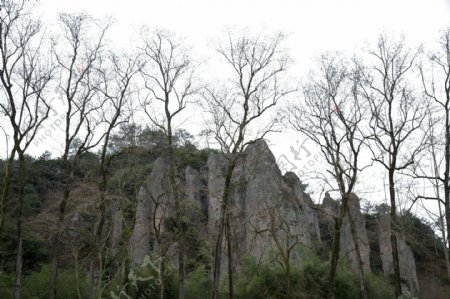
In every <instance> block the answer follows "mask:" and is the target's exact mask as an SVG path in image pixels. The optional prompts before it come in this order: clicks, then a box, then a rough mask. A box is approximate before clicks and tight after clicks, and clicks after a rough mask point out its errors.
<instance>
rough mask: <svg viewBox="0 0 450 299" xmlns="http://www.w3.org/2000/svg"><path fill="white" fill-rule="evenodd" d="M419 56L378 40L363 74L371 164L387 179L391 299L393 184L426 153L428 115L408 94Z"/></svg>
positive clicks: (396, 262) (394, 216) (394, 219)
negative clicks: (423, 129) (422, 131)
mask: <svg viewBox="0 0 450 299" xmlns="http://www.w3.org/2000/svg"><path fill="white" fill-rule="evenodd" d="M420 52H421V50H420V49H418V50H413V49H411V48H408V47H407V46H405V42H404V39H403V38H402V39H400V40H398V41H394V40H391V39H389V38H387V37H386V36H383V35H382V36H380V38H379V40H378V44H377V46H376V48H375V49H374V50H372V51H370V56H371V58H372V59H373V64H372V65H371V66H369V67H368V68H367V72H364V80H362V82H363V84H362V85H361V86H362V89H363V90H364V97H365V98H366V99H367V100H368V101H369V103H370V108H371V113H372V119H371V121H370V128H371V131H372V143H371V144H372V145H373V146H372V147H370V148H371V149H372V152H373V160H374V161H375V162H377V163H379V165H381V166H382V167H383V168H384V170H385V171H386V172H387V174H388V185H389V199H390V217H391V232H392V234H391V244H392V256H393V264H394V282H395V295H396V296H400V295H401V293H402V290H401V277H400V266H399V257H398V247H397V233H398V224H397V201H398V199H397V198H396V195H397V190H396V186H397V178H396V174H397V173H398V172H399V171H406V170H408V168H410V167H411V166H413V164H414V163H415V159H416V157H417V155H418V153H420V151H421V150H422V149H423V148H424V146H425V143H424V139H423V138H424V137H423V136H424V135H422V136H420V135H421V134H420V132H419V128H420V127H421V126H422V124H423V122H424V119H425V116H426V113H425V110H424V109H423V108H424V105H425V104H426V103H425V102H424V101H423V99H421V98H420V97H418V96H417V95H416V94H415V91H414V90H413V89H412V88H411V86H412V85H411V84H410V83H411V81H409V80H408V79H410V74H411V73H412V71H413V67H414V63H415V61H416V59H417V57H418V55H419V54H420Z"/></svg>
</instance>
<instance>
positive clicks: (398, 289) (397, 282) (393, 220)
mask: <svg viewBox="0 0 450 299" xmlns="http://www.w3.org/2000/svg"><path fill="white" fill-rule="evenodd" d="M394 168H395V166H394V167H392V168H391V169H389V196H390V201H391V210H390V216H391V228H390V229H391V246H392V261H393V264H394V287H395V296H396V297H398V296H400V295H401V294H402V286H401V277H400V262H399V258H398V246H397V232H396V231H397V208H396V206H397V204H396V198H395V181H394Z"/></svg>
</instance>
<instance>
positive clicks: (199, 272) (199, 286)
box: [185, 266, 212, 299]
mask: <svg viewBox="0 0 450 299" xmlns="http://www.w3.org/2000/svg"><path fill="white" fill-rule="evenodd" d="M185 288H186V293H185V296H186V299H197V298H210V297H211V290H212V281H211V279H210V277H209V274H208V271H206V269H205V267H204V266H200V267H198V268H197V269H195V270H194V271H193V272H191V273H189V274H188V275H187V276H186V285H185Z"/></svg>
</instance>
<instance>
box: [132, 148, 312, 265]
mask: <svg viewBox="0 0 450 299" xmlns="http://www.w3.org/2000/svg"><path fill="white" fill-rule="evenodd" d="M227 163H228V162H227V160H226V159H225V157H224V156H223V155H221V154H218V153H214V152H212V153H211V154H210V156H209V158H208V161H207V164H206V165H205V166H204V167H203V168H201V169H193V168H191V167H189V166H188V167H186V168H185V169H184V170H182V171H179V175H178V178H179V185H180V186H181V188H182V190H183V192H182V193H183V196H184V198H185V199H190V200H193V201H195V202H197V203H198V205H199V206H200V207H201V210H202V213H203V216H204V217H203V219H199V221H202V222H204V227H205V233H206V235H207V239H208V240H209V243H210V244H213V242H214V240H215V235H214V233H213V232H216V231H217V229H216V226H217V222H218V219H219V210H220V202H221V199H222V194H223V185H224V175H225V170H226V167H227ZM167 175H168V161H167V160H164V159H162V158H160V159H158V160H156V161H155V162H154V165H153V168H152V171H151V173H150V174H149V176H148V178H147V179H146V182H145V184H144V186H142V187H141V190H140V191H139V195H138V203H137V213H136V223H135V226H134V229H133V232H132V236H131V239H130V244H129V247H130V253H131V256H132V260H133V261H134V262H135V263H141V262H142V261H143V259H144V257H145V255H146V254H149V252H150V251H151V250H152V248H155V246H157V244H155V238H154V235H155V233H156V232H155V231H154V223H155V222H156V223H161V224H162V229H164V215H166V216H167V215H168V214H170V210H171V209H173V204H172V200H171V199H170V196H169V193H168V192H167V190H168V188H167V187H168V184H167ZM230 206H231V209H230V210H231V215H232V221H231V231H232V246H233V247H234V249H235V253H236V258H237V260H238V261H239V258H240V257H242V256H245V255H248V254H250V255H254V256H258V257H259V256H261V255H265V254H266V253H267V250H268V248H273V246H272V244H271V243H273V242H274V240H275V238H283V237H285V236H286V230H287V228H288V227H289V229H290V231H289V235H290V237H291V238H293V239H295V240H298V242H299V243H303V244H305V245H306V246H312V245H313V244H314V243H315V242H318V241H320V230H319V224H318V217H317V211H316V209H315V207H314V204H313V202H312V200H311V198H310V197H309V195H308V194H306V193H305V187H304V186H303V184H302V183H301V181H300V179H299V178H298V177H297V176H296V175H295V174H294V173H289V172H288V173H286V174H285V175H284V176H283V175H282V174H281V171H280V169H279V167H278V165H277V163H276V159H275V157H274V156H273V154H272V152H271V151H270V149H269V147H268V146H267V144H266V143H265V142H264V141H259V142H256V143H254V144H251V145H249V146H248V147H247V148H246V150H245V151H244V152H243V153H242V155H241V156H240V157H239V159H238V163H237V167H236V169H235V170H234V172H233V177H232V190H231V197H230ZM275 222H277V223H275Z"/></svg>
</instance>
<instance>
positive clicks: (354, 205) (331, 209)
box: [321, 192, 370, 271]
mask: <svg viewBox="0 0 450 299" xmlns="http://www.w3.org/2000/svg"><path fill="white" fill-rule="evenodd" d="M339 205H340V203H339V202H338V201H336V200H334V199H332V198H331V196H330V194H329V193H328V192H327V193H326V194H325V198H324V200H323V202H322V205H321V210H322V212H323V214H325V217H324V218H325V219H326V221H327V222H329V223H330V225H329V227H331V228H332V229H333V230H334V218H336V217H338V215H339ZM350 219H351V220H353V223H354V228H355V235H356V238H357V240H358V243H357V244H358V248H359V253H360V256H361V262H362V265H363V268H364V270H365V271H370V243H369V238H368V235H367V230H366V221H365V219H364V215H362V213H361V206H360V200H359V198H358V196H357V195H356V194H353V193H352V194H350V197H349V200H348V207H347V211H346V213H345V215H344V218H343V220H342V227H341V236H340V239H339V245H340V253H341V256H345V257H346V258H347V259H348V261H349V263H350V265H351V266H352V267H353V268H354V269H359V261H358V255H357V251H356V247H355V241H354V237H353V234H352V229H351V221H350Z"/></svg>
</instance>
